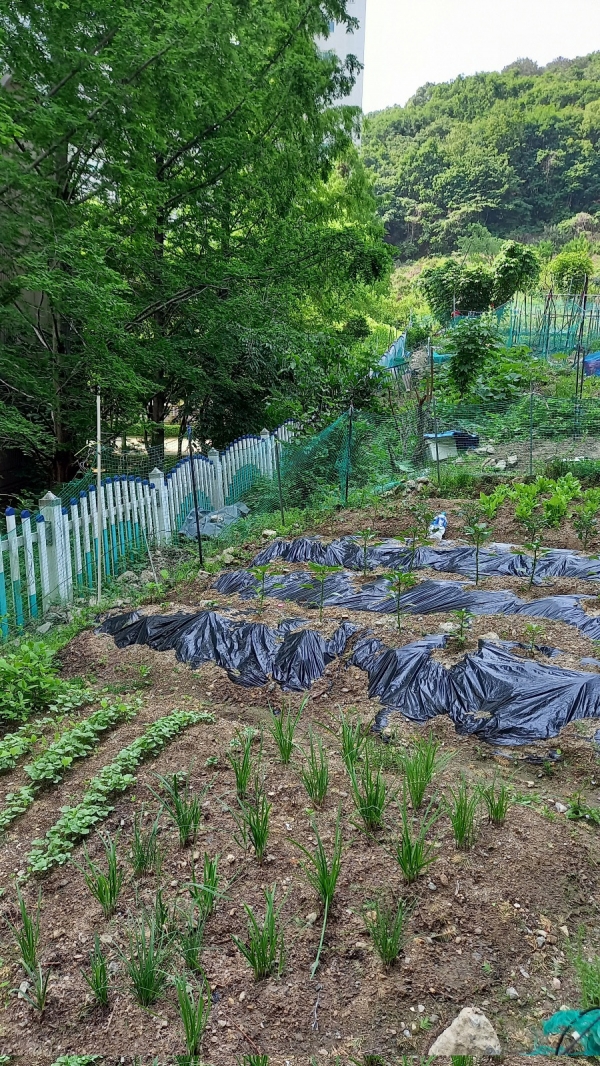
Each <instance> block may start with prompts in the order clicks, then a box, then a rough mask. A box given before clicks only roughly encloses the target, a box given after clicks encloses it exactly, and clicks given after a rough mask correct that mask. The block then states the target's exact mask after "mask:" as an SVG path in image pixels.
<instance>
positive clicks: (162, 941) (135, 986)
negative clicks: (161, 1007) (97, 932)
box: [121, 914, 171, 1007]
mask: <svg viewBox="0 0 600 1066" xmlns="http://www.w3.org/2000/svg"><path fill="white" fill-rule="evenodd" d="M128 942H129V943H128V953H127V954H125V953H124V952H121V957H122V959H123V963H124V966H125V971H126V973H127V976H128V977H129V980H130V982H131V987H132V991H133V994H134V995H135V998H136V999H137V1001H138V1003H139V1004H140V1006H141V1007H150V1006H151V1005H152V1004H153V1003H156V1001H157V999H159V997H160V996H161V995H162V993H163V990H164V987H165V985H166V983H167V978H168V976H169V975H168V971H167V963H168V960H169V956H170V954H171V941H170V940H169V939H168V938H166V937H164V936H163V934H162V930H158V929H157V928H156V925H155V923H154V921H153V920H152V919H151V918H148V916H147V915H145V914H142V918H141V921H140V922H139V923H138V924H136V925H135V926H133V928H130V929H129V930H128Z"/></svg>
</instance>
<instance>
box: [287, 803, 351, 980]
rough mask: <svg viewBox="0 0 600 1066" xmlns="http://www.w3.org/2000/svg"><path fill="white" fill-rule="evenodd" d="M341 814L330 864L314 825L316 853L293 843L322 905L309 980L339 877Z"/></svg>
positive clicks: (317, 962) (321, 942) (313, 972)
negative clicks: (321, 920)
mask: <svg viewBox="0 0 600 1066" xmlns="http://www.w3.org/2000/svg"><path fill="white" fill-rule="evenodd" d="M340 819H341V813H340V811H338V816H337V821H336V825H335V837H334V841H333V853H332V856H331V862H330V861H329V859H328V858H327V853H326V851H325V848H324V847H323V841H322V840H321V837H320V835H319V830H318V829H317V826H316V825H315V823H313V831H314V834H315V836H316V838H317V847H316V851H314V852H310V851H308V850H307V849H306V848H305V847H304V846H303V845H302V844H298V843H297V841H294V843H295V844H296V847H297V848H299V849H300V851H301V852H302V854H303V855H305V856H306V860H307V861H306V862H305V863H303V864H302V868H303V870H304V872H305V874H306V877H307V879H308V882H309V884H310V885H312V887H313V888H314V890H315V892H317V894H318V896H319V898H320V900H321V902H322V904H323V926H322V928H321V939H320V941H319V947H318V950H317V957H316V959H315V961H314V962H313V964H312V967H311V971H310V976H311V979H312V978H313V977H314V976H315V974H316V972H317V970H318V968H319V960H320V958H321V951H322V949H323V940H324V939H325V929H326V928H327V919H328V917H329V912H330V910H331V905H332V903H333V897H334V896H335V890H336V886H337V883H338V878H339V876H340V869H341V864H342V829H341V824H340Z"/></svg>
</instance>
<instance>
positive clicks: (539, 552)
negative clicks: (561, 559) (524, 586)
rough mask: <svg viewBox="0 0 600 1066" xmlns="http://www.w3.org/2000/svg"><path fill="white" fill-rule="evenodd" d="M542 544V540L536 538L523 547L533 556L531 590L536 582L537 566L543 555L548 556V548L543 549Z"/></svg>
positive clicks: (530, 577)
mask: <svg viewBox="0 0 600 1066" xmlns="http://www.w3.org/2000/svg"><path fill="white" fill-rule="evenodd" d="M542 543H543V542H542V538H541V537H539V536H536V537H533V539H532V540H529V541H527V542H526V543H525V544H524V545H523V547H524V548H525V550H526V551H528V552H531V554H532V556H533V558H532V560H531V574H530V575H529V586H528V587H529V588H531V587H532V585H533V582H534V581H535V574H536V570H537V566H538V563H539V561H540V558H541V557H542V556H543V555H546V553H547V551H548V549H547V548H543V547H542Z"/></svg>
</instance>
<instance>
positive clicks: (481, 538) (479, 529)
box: [465, 522, 492, 585]
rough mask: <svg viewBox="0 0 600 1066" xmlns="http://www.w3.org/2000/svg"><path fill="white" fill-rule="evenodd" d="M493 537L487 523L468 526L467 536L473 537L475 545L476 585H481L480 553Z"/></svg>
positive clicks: (466, 529) (475, 523)
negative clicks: (487, 541)
mask: <svg viewBox="0 0 600 1066" xmlns="http://www.w3.org/2000/svg"><path fill="white" fill-rule="evenodd" d="M491 535H492V530H491V529H490V528H489V526H487V525H486V524H485V522H474V523H473V524H472V525H469V526H466V528H465V536H466V537H471V539H472V541H473V544H474V545H475V584H476V585H478V584H479V552H480V551H481V548H482V546H483V545H484V544H485V542H486V540H489V538H490V537H491Z"/></svg>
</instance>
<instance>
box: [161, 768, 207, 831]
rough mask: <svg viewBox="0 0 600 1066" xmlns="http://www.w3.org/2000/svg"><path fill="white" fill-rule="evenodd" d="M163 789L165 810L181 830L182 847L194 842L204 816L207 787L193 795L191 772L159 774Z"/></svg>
mask: <svg viewBox="0 0 600 1066" xmlns="http://www.w3.org/2000/svg"><path fill="white" fill-rule="evenodd" d="M157 777H158V780H159V781H160V784H161V788H162V790H163V796H162V797H158V798H159V799H161V800H162V806H163V810H164V811H165V812H166V813H167V815H168V817H169V818H170V819H171V821H172V822H173V824H174V825H176V826H177V829H178V831H179V843H180V845H181V847H182V848H185V847H187V846H188V844H193V842H194V841H195V839H196V835H197V833H198V826H199V825H200V820H201V818H202V799H203V797H204V796H205V794H206V789H204V790H203V792H202V793H201V794H200V795H193V794H192V791H191V788H190V774H189V772H188V773H187V774H183V775H182V774H178V773H175V774H171V775H170V776H169V777H163V776H161V775H160V774H158V775H157Z"/></svg>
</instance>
